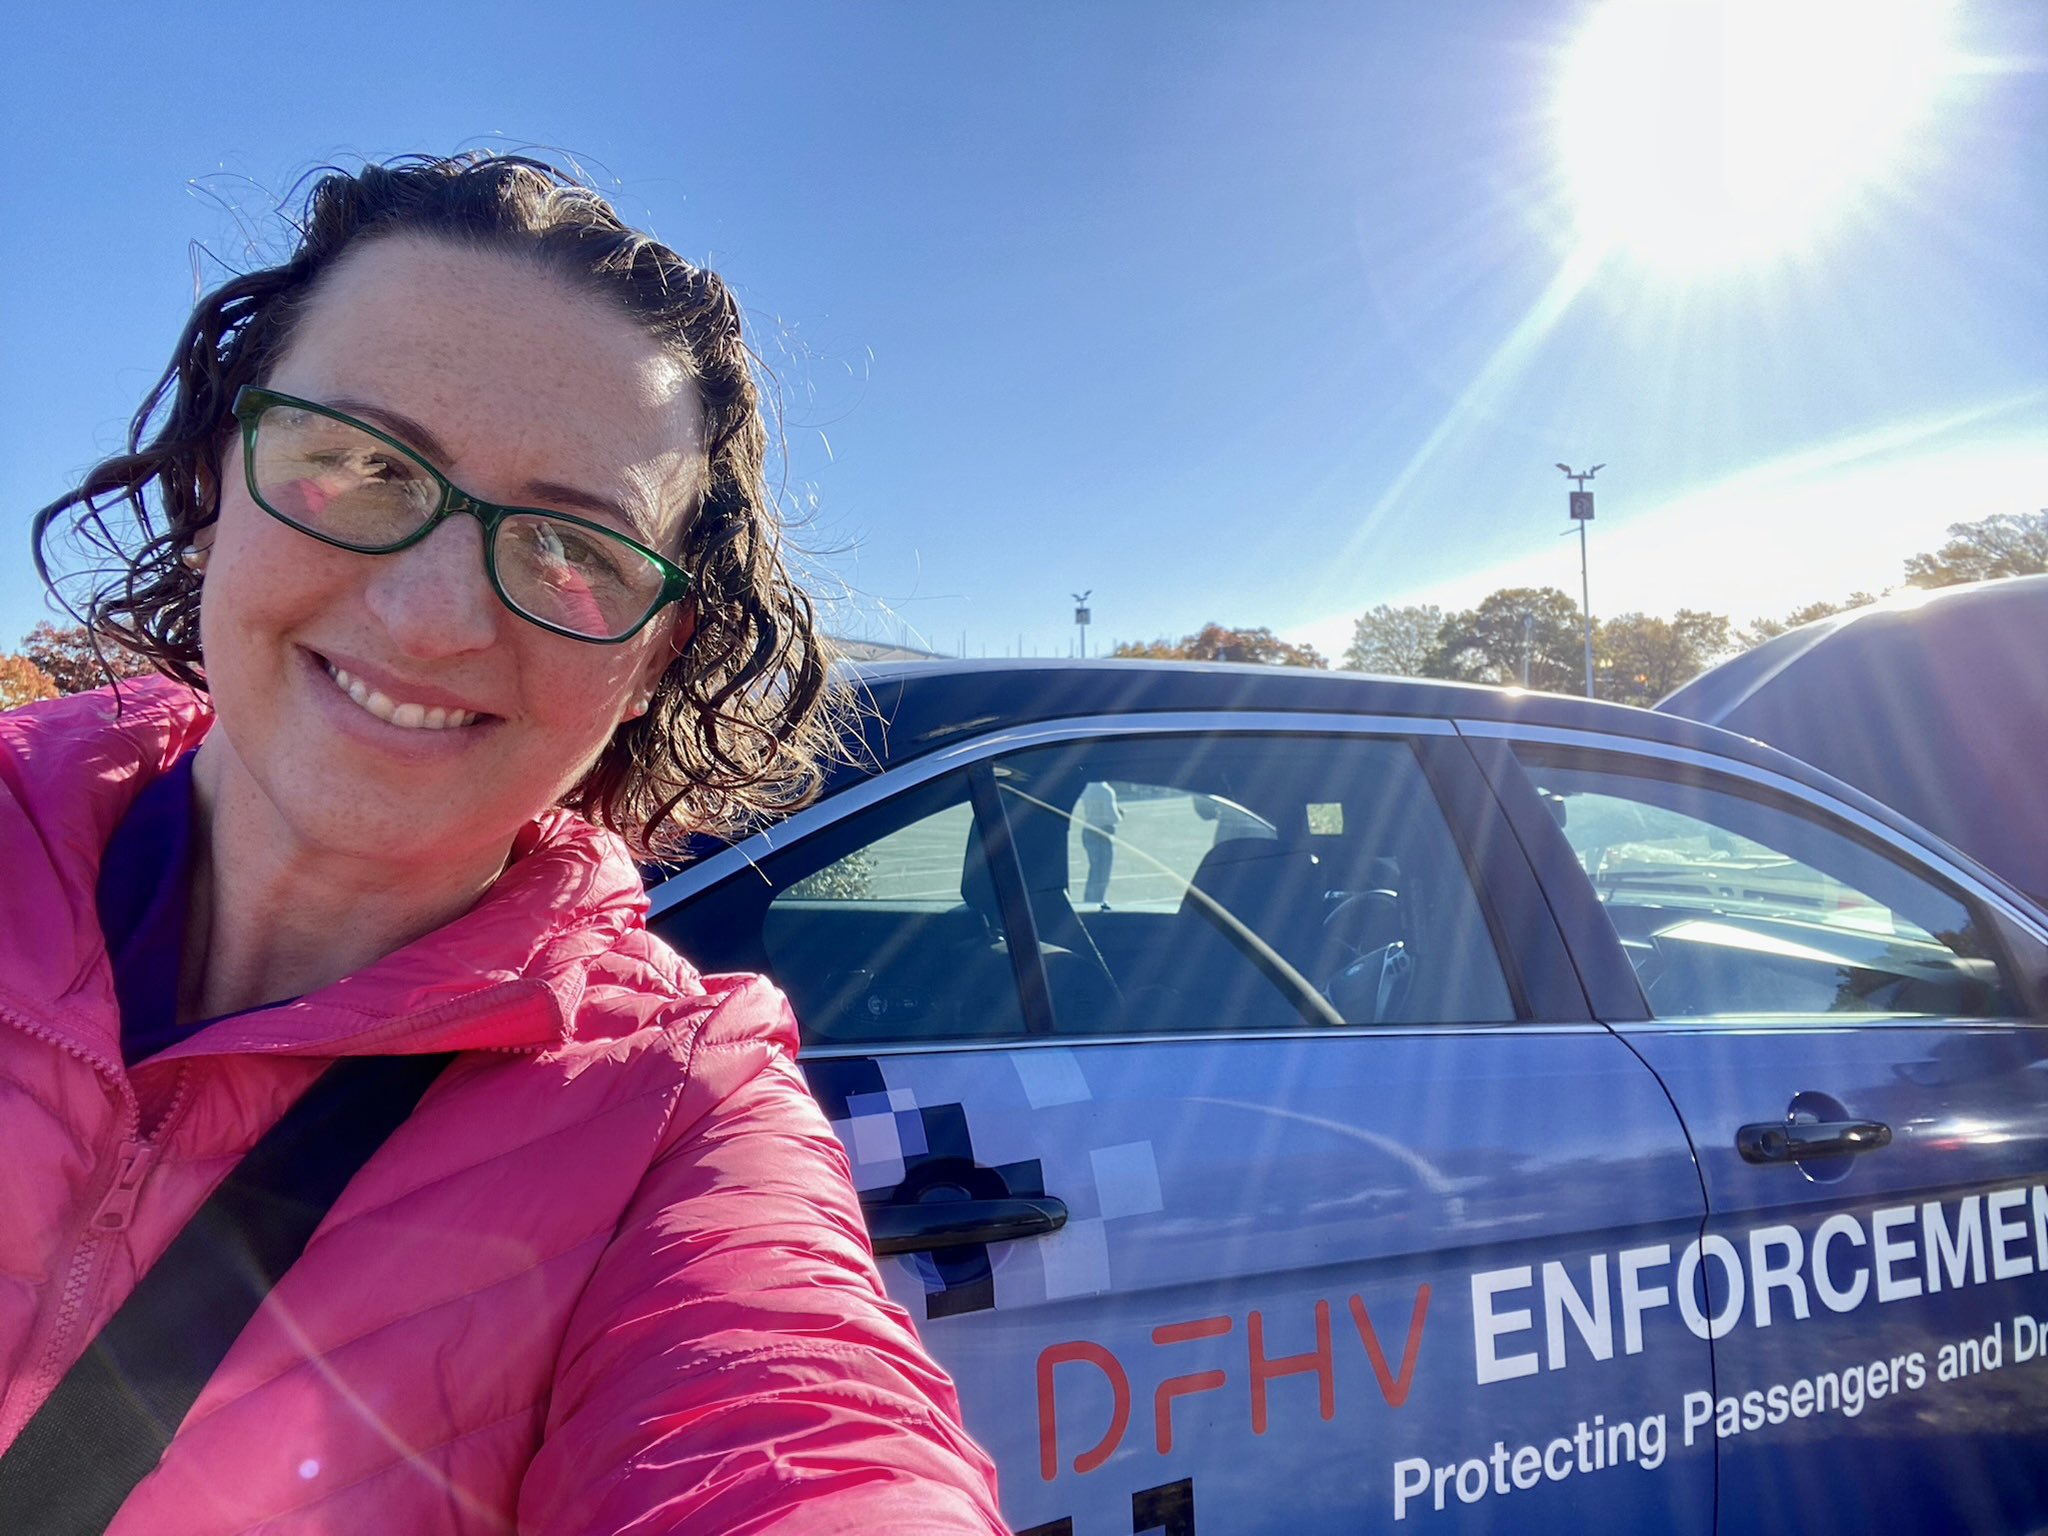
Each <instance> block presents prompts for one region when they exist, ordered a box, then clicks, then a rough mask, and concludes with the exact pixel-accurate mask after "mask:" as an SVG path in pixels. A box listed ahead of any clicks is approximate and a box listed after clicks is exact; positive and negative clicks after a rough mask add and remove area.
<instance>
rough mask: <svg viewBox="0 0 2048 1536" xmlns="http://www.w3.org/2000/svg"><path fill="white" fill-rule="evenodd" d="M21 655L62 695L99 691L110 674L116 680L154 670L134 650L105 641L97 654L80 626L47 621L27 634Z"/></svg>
mask: <svg viewBox="0 0 2048 1536" xmlns="http://www.w3.org/2000/svg"><path fill="white" fill-rule="evenodd" d="M21 654H22V655H23V656H24V657H26V658H27V659H28V660H29V661H31V662H33V663H34V664H35V665H36V666H37V667H38V668H40V669H41V671H42V672H43V674H44V675H45V676H46V677H48V678H49V679H50V681H51V682H52V683H53V684H54V685H55V686H56V689H57V691H58V692H59V693H84V692H85V691H86V690H87V689H89V688H98V687H100V686H101V685H102V684H104V683H105V682H106V681H107V680H108V675H109V674H110V673H111V674H112V676H113V677H114V678H116V679H119V678H129V677H147V676H148V675H149V674H150V673H151V672H152V671H153V670H154V669H153V668H152V667H151V666H150V664H149V663H148V662H147V661H146V660H144V659H143V658H142V657H140V656H138V655H136V654H135V653H134V652H133V651H130V650H124V649H123V648H122V647H120V646H118V645H116V644H115V643H114V642H113V641H111V640H108V639H105V638H102V639H101V641H100V645H99V650H98V651H97V652H95V651H94V649H93V643H92V637H91V636H90V635H89V634H87V633H86V631H85V627H84V626H83V625H79V624H69V625H59V624H52V623H49V622H48V621H47V620H46V621H45V622H43V623H41V624H38V625H37V626H36V627H35V628H34V629H32V630H30V631H29V632H28V638H27V639H25V640H23V641H22V643H21Z"/></svg>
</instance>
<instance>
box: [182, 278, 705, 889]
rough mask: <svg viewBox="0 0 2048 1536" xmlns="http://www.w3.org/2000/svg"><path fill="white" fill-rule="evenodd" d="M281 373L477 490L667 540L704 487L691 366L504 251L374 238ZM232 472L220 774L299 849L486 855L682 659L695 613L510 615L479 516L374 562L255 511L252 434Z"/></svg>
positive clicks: (206, 770)
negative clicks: (545, 620)
mask: <svg viewBox="0 0 2048 1536" xmlns="http://www.w3.org/2000/svg"><path fill="white" fill-rule="evenodd" d="M264 382H265V383H266V385H267V386H268V387H269V388H272V389H275V390H278V391H280V392H282V393H285V394H290V395H295V396H298V397H300V398H302V399H306V400H312V401H316V402H319V403H321V404H323V405H330V406H333V407H334V408H336V409H338V410H341V411H345V412H347V413H348V414H349V415H352V416H355V417H357V418H359V419H361V420H364V421H367V422H369V423H371V424H373V425H375V426H378V427H381V428H383V429H384V430H385V431H387V432H389V433H390V434H391V435H392V436H394V437H397V438H398V439H400V440H401V441H403V442H405V443H406V444H408V445H409V446H410V447H412V448H414V449H415V450H417V451H418V452H419V453H421V454H422V455H423V456H424V457H425V458H427V459H428V460H429V461H430V462H431V463H433V464H434V465H436V466H437V467H438V468H439V469H440V470H441V471H442V473H443V474H445V475H447V476H448V477H449V478H450V479H451V480H453V481H454V482H455V483H456V484H457V485H459V486H461V487H462V489H463V490H465V491H467V492H469V493H470V494H472V495H474V496H479V497H482V498H484V499H486V500H490V501H495V502H501V503H508V504H512V505H517V506H531V507H541V508H547V509H552V510H557V511H563V512H568V513H572V514H574V515H577V516H580V517H585V518H591V519H594V520H598V521H604V522H607V523H611V524H614V525H616V526H618V527H619V529H620V531H622V532H625V533H628V534H631V535H633V536H634V537H637V538H639V539H640V540H641V541H642V542H644V543H646V544H648V545H650V546H651V547H653V548H654V549H657V550H659V551H661V552H662V553H664V554H666V555H669V556H671V557H673V556H674V555H675V553H676V552H677V550H678V549H679V548H680V545H681V539H682V532H683V527H684V524H685V522H686V520H687V517H688V514H689V511H690V509H691V508H692V507H693V506H694V505H695V503H696V500H697V493H698V491H699V488H700V485H701V479H702V473H703V469H702V466H703V463H704V444H703V429H702V411H701V409H700V407H699V404H698V399H697V394H696V391H695V389H694V388H693V387H692V385H691V383H690V381H689V380H688V378H687V377H686V376H685V374H684V372H683V370H682V368H681V367H680V366H679V365H678V364H677V363H676V362H675V361H674V360H673V359H672V358H670V357H669V356H668V355H667V354H666V353H665V352H663V351H662V350H661V348H660V347H659V346H658V345H657V344H656V343H655V342H654V341H653V340H652V339H651V338H649V337H647V336H646V335H644V334H643V333H642V332H641V331H640V330H638V329H637V328H636V327H635V326H634V325H633V324H632V323H631V322H630V321H629V320H628V319H626V318H625V317H624V316H622V315H620V314H618V313H615V312H613V311H611V310H610V309H608V308H605V307H603V306H602V305H601V303H600V301H598V300H597V299H595V298H593V297H591V296H589V295H586V294H582V293H580V292H578V291H576V290H575V289H573V288H571V287H569V286H568V285H567V284H566V283H564V282H563V281H562V280H561V279H559V278H557V277H554V276H552V275H550V274H546V273H543V272H540V271H537V270H535V269H534V268H533V267H531V266H529V265H527V264H525V263H523V262H520V261H518V260H517V259H515V258H512V257H508V256H505V255H502V254H498V253H485V252H476V251H468V250H463V249H460V248H457V247H454V246H451V245H447V244H443V243H441V242H437V241H427V240H415V239H392V240H386V241H383V242H379V243H376V244H373V245H370V246H367V247H364V248H363V249H361V250H359V251H357V252H356V253H354V254H353V255H352V256H351V257H349V258H348V259H346V260H345V261H344V262H343V263H342V264H341V265H340V266H339V267H337V268H336V269H335V270H334V271H333V272H332V273H331V274H329V276H328V279H327V281H326V284H325V286H324V287H323V288H322V289H321V290H320V291H319V293H318V295H317V297H316V298H315V299H314V301H313V303H312V306H311V307H310V309H309V310H308V311H307V312H306V314H305V315H304V316H302V317H301V320H300V323H299V326H298V329H297V332H296V334H295V335H294V337H293V340H292V343H291V346H290V349H289V351H288V352H287V353H286V355H285V357H284V359H283V360H282V362H281V363H280V364H279V365H278V367H277V369H276V371H275V372H274V373H273V374H272V376H271V377H270V378H269V379H267V380H266V381H264ZM224 469H225V473H224V475H223V479H224V482H225V483H224V486H223V490H222V495H221V507H220V518H219V522H218V523H217V525H216V526H215V527H214V528H213V530H211V531H212V534H213V539H212V544H211V548H210V552H209V559H208V564H207V569H206V585H205V588H204V596H203V599H202V602H201V638H202V641H203V644H204V649H205V657H206V677H207V684H208V687H209V689H210V690H211V692H212V695H213V698H214V702H215V706H216V708H217V710H218V713H219V723H218V725H217V727H216V729H215V730H214V732H213V733H212V735H211V736H210V737H209V738H208V740H207V743H206V745H205V747H204V749H203V751H204V753H205V754H206V757H205V758H202V770H203V774H202V778H203V782H209V783H211V784H213V785H214V791H215V794H216V797H217V800H219V799H222V798H225V797H229V796H236V797H239V798H238V799H234V800H230V801H229V803H242V802H244V801H246V802H248V803H252V804H254V805H255V806H256V807H258V808H259V809H260V811H261V812H262V813H263V816H264V817H265V818H266V819H267V820H268V822H269V835H273V836H276V837H279V838H282V839H283V840H284V844H285V846H284V847H282V848H280V849H279V852H280V853H281V854H283V855H285V856H287V857H288V856H290V855H292V854H294V853H297V852H300V851H307V852H312V851H318V852H325V853H333V854H343V855H349V856H353V857H356V858H361V859H367V860H370V861H373V862H375V863H379V864H384V865H390V866H393V867H394V868H404V867H413V866H417V867H419V868H421V869H422V870H423V871H424V870H426V869H429V868H432V869H438V870H439V871H440V872H441V873H442V874H443V875H448V874H452V873H453V872H454V871H455V870H456V869H457V868H468V867H470V866H473V865H486V866H488V865H490V864H491V861H493V860H496V859H500V858H502V857H503V855H504V852H505V850H506V848H507V847H508V845H509V843H510V841H511V839H512V837H513V836H514V834H515V833H516V832H517V831H518V829H519V828H520V827H521V826H522V825H524V824H525V823H526V822H527V821H528V820H529V819H531V818H532V817H533V816H534V815H535V814H536V813H538V812H539V811H541V810H543V809H545V808H546V807H548V806H550V805H552V804H554V803H555V802H556V801H558V800H559V799H560V798H561V796H562V795H563V793H564V792H565V791H567V790H568V789H569V788H570V786H572V785H573V784H575V782H576V781H577V780H578V779H579V778H581V777H582V775H583V773H584V772H585V770H586V769H587V768H588V767H589V766H590V764H591V763H592V761H593V760H594V759H595V758H596V756H597V755H598V753H599V751H600V750H601V749H602V748H603V747H604V745H605V743H606V742H607V741H608V740H609V738H610V737H611V734H612V732H613V730H614V729H615V728H616V727H617V726H618V724H619V722H620V721H621V720H622V719H624V718H626V717H628V716H629V715H630V714H633V713H636V712H638V709H639V708H640V707H641V705H642V702H643V700H644V698H645V696H646V693H647V691H648V690H649V689H650V688H651V687H652V686H653V684H654V682H655V680H656V679H657V678H658V677H659V676H660V674H661V671H662V669H663V667H664V666H665V664H666V663H667V662H668V661H669V660H671V659H672V658H673V655H674V649H673V643H672V628H673V618H674V615H675V613H676V612H677V610H676V608H674V607H670V608H667V609H664V610H663V611H662V612H661V613H660V614H659V615H657V616H656V618H655V620H654V621H653V622H651V623H650V624H648V625H647V627H646V628H644V629H643V630H642V631H641V632H640V633H639V634H638V635H636V636H634V637H633V638H632V639H631V640H629V641H627V642H625V643H623V644H620V645H592V644H588V643H586V642H583V641H579V640H572V639H567V638H564V637H563V636H560V635H555V634H551V633H548V632H547V631H545V630H542V629H538V628H536V627H535V626H534V625H532V624H530V623H528V622H527V621H526V620H524V619H521V618H520V617H518V616H517V615H516V614H514V613H512V612H511V611H510V610H508V609H507V608H506V607H505V606H504V605H503V604H502V603H501V602H500V601H499V600H498V597H497V595H496V594H495V593H494V592H493V591H492V589H491V585H490V582H489V579H488V578H487V576H486V574H485V570H484V559H483V540H482V527H481V525H480V524H479V523H478V522H477V520H476V519H475V518H473V517H467V516H456V517H451V518H449V519H448V520H447V521H445V522H443V523H442V524H440V525H439V526H438V527H437V528H435V529H434V531H433V532H432V533H431V534H430V535H428V537H427V538H426V539H425V540H423V541H422V542H421V543H419V544H416V545H414V546H412V547H411V548H409V549H405V550H401V551H400V552H398V553H397V554H390V555H359V554H354V553H351V552H349V551H347V550H341V549H336V548H334V547H332V546H330V545H326V544H323V543H321V542H319V541H318V540H316V539H313V538H310V537H308V536H307V535H305V534H303V533H300V532H298V531H297V530H295V529H293V528H291V527H288V526H287V525H285V524H284V523H281V522H279V521H277V520H276V519H275V518H273V517H271V516H270V515H269V514H267V513H266V512H264V511H263V510H262V509H261V508H260V507H258V506H257V505H256V504H255V502H254V501H252V500H251V499H250V496H249V492H248V487H247V484H246V481H245V479H244V476H243V472H242V451H241V445H240V441H239V439H237V441H236V443H235V446H234V449H233V451H232V453H231V454H230V455H228V456H227V458H226V461H225V465H224ZM338 673H339V674H345V677H341V678H338V677H337V674H338ZM407 706H416V707H413V708H408V707H407ZM468 716H473V717H474V718H473V719H467V720H466V723H464V722H465V718H466V717H468ZM206 758H211V759H212V762H210V763H209V762H207V761H206ZM209 776H210V777H209Z"/></svg>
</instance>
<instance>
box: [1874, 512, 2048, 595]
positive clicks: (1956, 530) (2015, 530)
mask: <svg viewBox="0 0 2048 1536" xmlns="http://www.w3.org/2000/svg"><path fill="white" fill-rule="evenodd" d="M2044 571H2048V510H2043V511H2040V512H2000V513H1997V514H1995V515H1994V516H1991V517H1986V518H1981V519H1979V520H1978V521H1976V522H1974V523H1950V524H1949V525H1948V542H1947V543H1946V544H1944V545H1942V546H1941V548H1939V549H1937V550H1935V551H1934V552H1933V553H1932V554H1926V555H1915V556H1913V557H1912V558H1911V559H1910V560H1908V561H1907V562H1906V585H1907V586H1909V587H1953V586H1958V585H1960V584H1961V583H1963V582H1966V581H1991V580H1993V579H1995V578H1997V577H2000V576H2034V575H2039V574H2040V573H2041V572H2044Z"/></svg>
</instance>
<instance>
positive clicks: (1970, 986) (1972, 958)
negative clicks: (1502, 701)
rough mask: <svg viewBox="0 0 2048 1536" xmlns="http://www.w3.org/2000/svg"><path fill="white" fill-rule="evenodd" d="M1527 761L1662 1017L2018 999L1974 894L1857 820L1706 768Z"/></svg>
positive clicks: (1969, 1005)
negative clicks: (1678, 774)
mask: <svg viewBox="0 0 2048 1536" xmlns="http://www.w3.org/2000/svg"><path fill="white" fill-rule="evenodd" d="M1529 771H1530V774H1531V776H1532V777H1533V778H1534V780H1535V782H1536V784H1537V786H1538V788H1539V790H1540V791H1541V792H1542V793H1543V794H1544V795H1545V796H1546V797H1547V798H1548V799H1549V800H1550V802H1551V804H1552V807H1553V810H1554V811H1555V812H1556V814H1557V816H1558V819H1559V821H1560V822H1561V823H1562V824H1563V827H1564V835H1565V838H1566V840H1567V841H1568V842H1569V843H1570V844H1571V846H1572V851H1573V852H1574V853H1575V854H1576V855H1577V856H1578V860H1579V864H1580V866H1581V867H1582V868H1583V869H1584V870H1585V872H1586V875H1587V877H1588V878H1589V879H1590V880H1591V881H1592V883H1593V887H1594V890H1595V891H1596V892H1597V893H1598V895H1599V897H1600V900H1601V902H1602V904H1603V905H1604V907H1605V908H1606V911H1607V915H1608V917H1609V919H1610V920H1611V921H1612V922H1613V924H1614V928H1615V932H1616V934H1617V935H1618V936H1619V938H1620V940H1621V943H1622V946H1623V949H1624V950H1625V951H1626V953H1627V954H1628V957H1629V960H1630V961H1631V963H1632V964H1633V965H1634V966H1635V969H1636V974H1637V977H1638V979H1639V980H1640V981H1641V983H1642V986H1643V991H1644V994H1645V996H1646V998H1647V999H1648V1001H1649V1004H1650V1009H1651V1012H1652V1013H1654V1014H1655V1015H1656V1016H1657V1017H1659V1018H1699V1017H1708V1016H1727V1015H1742V1014H1822V1013H1850V1014H1897V1015H1907V1016H1914V1017H1928V1016H1935V1017H1958V1018H1987V1017H2000V1016H2005V1015H2009V1014H2011V1013H2012V1012H2013V1011H2014V1010H2015V1009H2016V1007H2017V1004H2016V1003H2015V1001H2014V998H2013V996H2012V995H2011V993H2010V992H2009V990H2008V989H2007V988H2006V986H2005V985H2004V982H2003V978H2002V977H2001V975H2000V973H1999V969H1998V966H1997V963H1996V961H1995V960H1994V959H1993V958H1992V950H1991V949H1990V946H1989V944H1988V942H1987V940H1986V937H1985V934H1984V932H1983V930H1982V927H1981V925H1980V923H1979V922H1978V920H1977V918H1976V917H1975V915H1974V914H1973V913H1972V911H1971V910H1970V908H1969V907H1968V905H1967V904H1965V902H1964V901H1963V900H1962V899H1961V898H1960V897H1959V896H1958V895H1956V894H1955V893H1953V892H1951V891H1950V890H1948V889H1946V888H1945V887H1944V886H1943V885H1941V884H1940V883H1939V882H1937V881H1936V880H1934V879H1933V878H1932V877H1931V875H1927V874H1922V873H1920V872H1917V871H1914V870H1911V869H1908V868H1907V867H1906V866H1904V865H1902V864H1901V863H1899V862H1898V861H1897V860H1895V859H1893V858H1891V857H1889V856H1887V855H1885V854H1882V853H1879V852H1878V851H1876V850H1875V849H1873V848H1871V847H1870V846H1868V845H1867V844H1865V843H1864V842H1862V841H1861V840H1859V839H1857V838H1855V837H1853V836H1852V835H1850V834H1849V833H1848V832H1847V831H1846V829H1841V828H1836V827H1834V826H1831V825H1829V824H1827V823H1825V822H1822V821H1820V820H1818V819H1815V818H1812V817H1810V816H1805V815H1798V814H1794V813H1793V812H1792V811H1790V810H1787V809H1784V808H1781V807H1779V806H1777V805H1775V804H1767V803H1763V802H1760V801H1757V800H1754V799H1751V798H1748V797H1746V796H1743V795H1738V794H1734V793H1728V792H1724V791H1721V790H1716V789H1710V788H1706V787H1704V786H1702V785H1699V784H1695V783H1680V782H1674V781H1671V780H1666V779H1663V778H1658V777H1652V776H1648V775H1644V776H1635V775H1630V774H1626V773H1618V772H1600V771H1590V770H1586V769H1582V768H1576V767H1565V766H1558V765H1551V764H1547V763H1545V762H1543V761H1541V760H1540V759H1539V760H1537V761H1533V762H1531V763H1530V764H1529Z"/></svg>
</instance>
